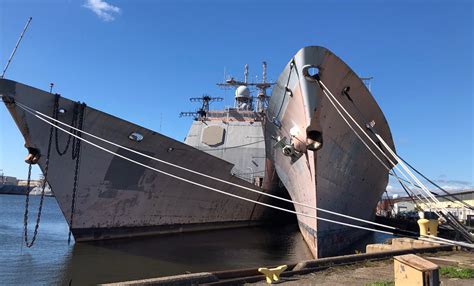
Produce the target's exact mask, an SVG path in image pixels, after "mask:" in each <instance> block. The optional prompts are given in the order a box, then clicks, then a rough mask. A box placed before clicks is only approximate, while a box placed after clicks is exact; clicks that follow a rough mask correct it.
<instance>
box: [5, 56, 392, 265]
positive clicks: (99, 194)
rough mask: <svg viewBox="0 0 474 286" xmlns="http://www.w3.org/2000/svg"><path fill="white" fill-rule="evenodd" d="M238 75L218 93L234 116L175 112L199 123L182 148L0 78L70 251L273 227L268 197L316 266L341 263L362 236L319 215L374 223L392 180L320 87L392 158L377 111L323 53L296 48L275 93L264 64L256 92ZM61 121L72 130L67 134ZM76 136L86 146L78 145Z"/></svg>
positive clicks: (206, 101) (356, 81)
mask: <svg viewBox="0 0 474 286" xmlns="http://www.w3.org/2000/svg"><path fill="white" fill-rule="evenodd" d="M244 77H245V79H244V80H243V81H239V80H236V79H234V78H230V79H228V80H226V81H225V82H224V83H222V84H219V85H220V86H222V87H227V88H234V89H235V101H234V106H232V107H227V108H224V109H223V110H212V109H210V103H211V102H212V101H218V100H220V99H219V98H217V97H211V96H209V95H204V96H202V97H200V98H193V99H191V100H192V101H195V102H200V103H202V106H201V108H200V109H199V110H197V111H193V112H183V113H182V114H181V116H194V117H195V121H193V123H192V125H191V128H190V130H189V132H188V134H187V136H186V138H185V140H184V143H183V142H179V141H176V140H174V139H171V138H169V137H167V136H165V135H163V134H160V133H158V132H155V131H152V130H149V129H146V128H143V127H141V126H138V125H136V124H133V123H130V122H127V121H125V120H122V119H120V118H117V117H114V116H112V115H109V114H107V113H104V112H102V111H99V110H96V109H94V108H91V107H88V106H85V105H84V104H80V103H77V102H74V101H72V100H69V99H66V98H64V97H61V96H59V95H55V94H52V93H50V92H47V91H42V90H39V89H36V88H33V87H30V86H27V85H24V84H22V83H18V82H15V81H12V80H6V79H0V95H1V96H2V100H3V102H4V103H5V105H6V107H7V109H8V111H9V112H10V113H11V115H12V117H13V119H14V121H15V122H16V124H17V126H18V128H19V130H20V132H21V133H22V135H23V137H24V139H25V147H26V148H27V150H28V152H29V155H28V157H27V161H28V162H29V163H31V164H36V163H37V164H39V166H40V168H41V169H42V171H43V173H44V174H45V177H47V181H48V182H49V185H50V186H51V189H52V191H53V193H54V195H55V197H56V199H57V201H58V203H59V206H60V208H61V210H62V212H63V214H64V216H65V218H66V220H67V222H68V224H69V227H70V229H71V231H72V234H73V235H74V238H75V240H76V241H77V242H81V241H91V240H103V239H112V238H122V237H136V236H143V235H154V234H163V233H172V232H186V231H198V230H208V229H218V228H231V227H241V226H251V225H257V224H262V223H264V222H267V221H270V222H276V223H279V222H280V218H279V217H277V216H276V214H277V213H278V212H275V210H274V209H271V208H268V207H269V206H270V207H273V206H280V205H281V204H282V202H281V201H277V200H275V199H273V198H270V197H268V196H266V195H275V196H278V197H286V198H287V199H289V200H288V201H289V202H294V205H293V204H288V201H287V203H285V205H284V207H283V206H282V208H285V210H290V212H291V211H292V210H295V211H296V214H297V216H296V218H297V221H298V225H299V228H300V230H301V233H302V235H303V237H304V239H305V241H306V243H307V245H308V246H309V248H310V250H311V251H312V253H313V255H314V257H316V258H319V257H326V256H331V255H335V254H339V253H340V251H341V250H342V249H344V248H346V247H348V246H350V245H351V244H352V243H354V241H356V240H357V239H359V238H361V237H363V236H364V235H365V234H366V232H365V231H362V230H355V229H353V228H349V227H346V226H341V225H338V224H331V223H329V222H327V221H321V220H318V219H317V218H322V217H324V218H330V219H336V220H339V221H343V222H344V219H340V218H336V217H332V216H331V215H328V214H321V213H319V212H317V211H316V209H315V208H324V209H326V210H331V211H333V212H337V213H340V214H345V215H349V216H353V217H356V218H360V219H366V220H371V219H373V218H374V215H375V207H376V204H377V201H378V200H379V198H380V196H381V194H382V193H383V191H384V190H385V188H386V185H387V182H388V170H385V169H383V168H381V167H380V165H378V162H376V160H375V158H374V157H372V156H371V154H369V152H368V151H367V149H365V148H364V146H363V142H361V141H360V140H358V138H357V136H355V135H354V134H353V133H351V130H350V127H349V126H347V125H346V124H345V122H344V121H343V120H342V119H341V118H340V117H339V115H338V114H337V112H336V111H335V110H334V109H333V107H332V106H331V105H330V102H329V101H328V99H327V98H326V97H325V96H324V95H323V91H322V87H321V82H324V83H325V86H327V87H328V88H329V89H330V90H333V91H334V92H335V93H336V95H337V96H339V99H340V100H341V102H343V106H344V107H345V108H347V109H348V110H350V112H351V113H354V114H357V116H355V117H356V119H357V120H358V121H359V122H360V123H361V124H368V125H369V126H372V125H373V124H374V123H375V124H376V125H377V129H378V134H380V135H381V136H382V137H383V138H384V140H385V141H386V142H388V144H389V145H390V147H391V148H392V149H394V148H393V139H392V136H391V133H390V129H389V127H388V124H387V122H386V120H385V117H384V115H383V113H382V111H381V110H380V108H379V107H378V105H377V103H376V102H375V100H374V98H373V97H372V95H371V94H370V92H369V91H368V89H367V87H366V86H365V84H364V83H363V81H362V80H361V79H360V78H359V77H358V76H357V75H356V74H355V73H354V72H353V71H352V70H351V69H350V68H349V67H348V66H347V65H346V64H345V63H344V62H343V61H342V60H340V59H339V58H338V57H337V56H335V55H334V54H333V53H331V52H330V51H329V50H327V49H325V48H323V47H306V48H303V49H301V50H300V51H299V52H298V53H297V54H296V55H295V56H294V57H293V58H292V59H291V60H290V62H289V63H288V64H287V65H286V67H285V68H284V70H283V72H282V73H281V75H280V76H279V78H278V80H277V82H276V83H275V84H274V85H273V84H272V83H268V82H267V81H266V64H264V72H263V76H262V81H261V82H259V83H253V82H252V83H251V82H248V69H247V68H246V69H245V74H244ZM269 88H272V96H271V97H269V96H267V89H269ZM251 89H252V90H251ZM251 92H254V94H256V96H253V95H252V94H251ZM39 115H41V116H39ZM48 115H49V116H48ZM38 119H40V120H38ZM58 123H59V125H62V124H64V123H66V124H68V125H67V126H68V127H65V128H63V131H65V132H58V131H57V130H58V127H59V126H58ZM68 130H69V131H68ZM88 134H89V135H88ZM90 134H93V136H92V137H91V136H90ZM71 135H74V136H72V137H73V138H71ZM94 136H95V137H94ZM82 137H84V138H87V139H88V140H90V141H92V144H94V145H92V144H90V143H89V144H82V145H81V143H80V142H81V141H82V140H76V139H80V138H82ZM98 138H100V139H105V140H106V142H104V141H102V140H96V139H98ZM110 142H113V143H114V144H115V145H112V146H110V144H108V143H110ZM81 146H82V147H81ZM68 148H69V151H68ZM283 187H284V188H283ZM285 189H286V190H285ZM210 190H214V191H210ZM249 190H251V191H257V193H256V192H250V191H249ZM224 193H225V194H224ZM301 204H306V205H309V206H311V208H308V207H304V206H302V205H301ZM350 223H352V222H350Z"/></svg>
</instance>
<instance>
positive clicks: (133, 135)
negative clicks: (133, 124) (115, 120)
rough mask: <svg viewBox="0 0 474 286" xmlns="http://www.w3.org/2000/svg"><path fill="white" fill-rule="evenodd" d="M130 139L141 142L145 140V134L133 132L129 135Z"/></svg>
mask: <svg viewBox="0 0 474 286" xmlns="http://www.w3.org/2000/svg"><path fill="white" fill-rule="evenodd" d="M128 139H130V140H132V141H135V142H140V141H142V140H143V135H142V134H140V133H138V132H132V133H130V135H128Z"/></svg>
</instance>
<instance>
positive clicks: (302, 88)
mask: <svg viewBox="0 0 474 286" xmlns="http://www.w3.org/2000/svg"><path fill="white" fill-rule="evenodd" d="M309 69H312V70H314V71H315V72H318V75H319V77H320V79H321V81H322V82H324V84H325V85H326V86H327V87H328V88H329V90H331V91H332V92H333V94H334V95H335V96H336V97H337V98H338V100H339V101H340V102H341V103H342V105H343V106H344V107H345V108H346V109H347V110H348V111H349V112H350V113H351V114H352V116H353V117H354V118H355V119H356V120H357V121H358V123H359V124H361V125H362V126H365V124H366V123H369V122H370V121H372V120H373V121H374V122H375V123H376V128H377V131H378V133H379V134H380V135H381V136H382V137H383V138H384V140H385V141H386V142H388V144H389V145H390V147H391V148H394V147H393V140H392V136H391V133H390V129H389V126H388V124H387V121H386V119H385V117H384V115H383V113H382V111H381V110H380V108H379V107H378V105H377V103H376V102H375V100H374V98H373V97H372V95H371V94H370V92H369V91H368V89H367V88H366V86H365V84H364V83H363V82H362V80H361V79H360V78H359V77H358V76H357V75H356V74H355V73H354V72H353V71H352V70H351V69H350V68H349V67H348V66H347V65H346V64H345V63H344V62H343V61H342V60H341V59H339V58H338V57H337V56H336V55H334V54H333V53H331V52H330V51H329V50H327V49H325V48H323V47H306V48H303V49H301V50H300V51H299V52H298V53H297V54H296V55H295V56H294V58H293V59H292V60H291V61H290V62H289V63H288V64H287V66H286V67H285V69H284V71H283V72H282V73H281V75H280V77H279V79H278V81H277V84H276V86H275V87H274V88H273V92H272V96H271V100H270V105H269V108H268V110H267V116H268V121H267V123H266V128H267V132H268V133H267V134H266V136H267V138H274V140H273V141H272V140H268V141H267V154H268V156H269V159H270V160H271V161H272V162H273V163H274V164H275V168H276V171H277V173H278V176H279V177H280V179H281V181H282V182H283V184H284V185H285V187H286V189H287V190H288V192H289V194H290V196H291V198H292V199H293V200H294V201H297V202H300V203H305V204H310V205H312V206H314V207H320V208H324V209H328V210H332V211H335V212H339V213H342V214H347V215H350V216H354V217H358V218H362V219H369V220H370V219H373V217H374V212H375V207H376V204H377V201H378V200H379V198H380V196H381V194H382V193H383V192H384V190H385V188H386V185H387V182H388V170H386V169H385V168H384V167H383V166H382V165H381V164H380V163H379V162H378V161H377V160H376V158H375V157H374V156H373V155H372V154H371V153H370V152H369V151H368V150H367V149H366V147H365V146H364V145H363V143H362V142H360V141H359V139H358V138H357V137H356V135H355V134H354V133H353V132H352V131H351V130H350V128H349V127H348V126H347V125H346V123H345V122H344V121H343V119H342V118H341V117H340V115H339V114H338V113H337V112H336V110H335V109H334V107H333V106H332V105H331V103H330V102H329V101H328V99H327V97H326V96H325V95H324V94H323V92H322V89H321V88H320V86H319V85H318V83H317V82H315V81H314V80H308V78H307V77H306V76H305V75H304V72H305V70H306V71H309ZM308 73H309V72H308ZM344 91H346V93H344ZM373 139H375V138H374V137H373ZM277 141H278V144H277ZM379 156H382V155H380V154H379ZM382 157H383V156H382ZM295 208H296V210H297V211H298V212H302V213H306V214H309V215H312V216H321V217H325V218H329V219H336V220H341V218H339V217H334V216H331V215H328V214H324V213H317V212H316V211H315V210H313V209H308V208H304V207H301V206H298V205H296V206H295ZM343 221H344V222H349V223H354V221H346V220H343ZM298 222H299V226H300V230H301V232H302V234H303V236H304V238H305V240H306V242H307V244H308V245H309V247H310V249H311V250H312V252H313V255H314V256H315V257H325V256H331V255H334V254H337V253H338V252H340V251H341V250H342V249H344V248H346V247H348V246H350V245H351V244H352V243H353V242H354V241H355V240H357V239H359V238H361V236H362V235H364V234H365V232H364V231H359V230H356V229H353V228H348V227H344V226H341V225H336V224H331V223H328V222H324V221H316V220H315V219H313V218H308V217H304V216H298Z"/></svg>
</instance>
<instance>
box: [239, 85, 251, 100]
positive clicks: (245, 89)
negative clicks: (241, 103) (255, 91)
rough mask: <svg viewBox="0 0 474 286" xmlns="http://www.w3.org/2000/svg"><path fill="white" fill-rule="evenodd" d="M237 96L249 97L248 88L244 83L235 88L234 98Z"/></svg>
mask: <svg viewBox="0 0 474 286" xmlns="http://www.w3.org/2000/svg"><path fill="white" fill-rule="evenodd" d="M239 97H250V89H249V88H248V87H246V86H245V85H241V86H239V87H238V88H237V89H236V90H235V98H239Z"/></svg>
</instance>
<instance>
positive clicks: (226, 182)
mask: <svg viewBox="0 0 474 286" xmlns="http://www.w3.org/2000/svg"><path fill="white" fill-rule="evenodd" d="M16 103H17V105H18V106H20V107H21V108H23V109H26V110H29V111H30V112H33V113H36V114H38V115H41V116H43V117H45V118H47V119H49V120H51V121H54V122H57V123H59V124H61V125H63V126H66V127H67V128H70V129H72V130H75V131H77V132H81V133H82V134H85V135H87V136H90V137H92V138H94V139H97V140H100V141H102V142H105V143H108V144H110V145H113V146H115V147H118V148H122V149H124V150H127V151H129V152H132V153H135V154H137V155H140V156H143V157H146V158H148V159H151V160H154V161H157V162H160V163H163V164H166V165H169V166H172V167H175V168H178V169H181V170H185V171H187V172H191V173H193V174H196V175H199V176H203V177H206V178H209V179H212V180H215V181H218V182H221V183H225V184H228V185H232V186H234V187H238V188H241V189H244V190H247V191H251V192H254V193H257V194H260V195H264V196H267V197H271V198H274V199H277V200H281V201H285V202H288V203H293V204H295V205H299V206H303V207H307V208H310V209H314V210H317V211H321V212H324V213H329V214H332V215H336V216H340V217H344V218H348V219H353V220H356V221H360V222H364V223H368V224H372V225H376V226H380V227H385V228H389V229H393V230H396V229H397V228H396V227H392V226H387V225H383V224H380V223H376V222H373V221H369V220H365V219H360V218H357V217H353V216H349V215H345V214H341V213H337V212H334V211H330V210H326V209H323V208H319V207H314V206H311V205H308V204H304V203H300V202H295V201H292V200H289V199H285V198H282V197H278V196H275V195H272V194H268V193H265V192H261V191H258V190H255V189H252V188H249V187H245V186H242V185H239V184H236V183H232V182H229V181H227V180H223V179H220V178H216V177H213V176H210V175H207V174H203V173H200V172H197V171H194V170H192V169H188V168H185V167H182V166H179V165H176V164H173V163H170V162H168V161H165V160H161V159H158V158H156V157H153V156H149V155H147V154H144V153H141V152H138V151H136V150H133V149H130V148H127V147H125V146H122V145H120V144H117V143H114V142H112V141H109V140H106V139H103V138H101V137H99V136H97V135H94V134H91V133H89V132H86V131H83V130H80V129H78V128H76V127H74V126H71V125H69V124H66V123H64V122H62V121H59V120H57V119H55V118H52V117H50V116H48V115H46V114H44V113H41V112H39V111H36V110H34V109H32V108H30V107H28V106H26V105H24V104H22V103H20V102H16Z"/></svg>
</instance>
